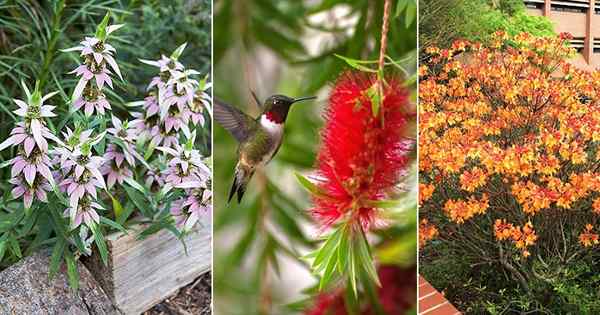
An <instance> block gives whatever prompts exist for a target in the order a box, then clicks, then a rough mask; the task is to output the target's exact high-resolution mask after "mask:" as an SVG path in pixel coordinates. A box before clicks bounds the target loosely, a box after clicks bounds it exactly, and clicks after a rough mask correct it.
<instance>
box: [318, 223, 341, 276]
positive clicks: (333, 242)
mask: <svg viewBox="0 0 600 315" xmlns="http://www.w3.org/2000/svg"><path fill="white" fill-rule="evenodd" d="M341 235H342V233H341V229H339V228H338V229H337V230H336V231H335V232H333V233H332V234H331V235H329V237H328V238H327V240H326V241H325V243H324V244H323V246H322V247H321V248H320V249H318V250H317V255H316V256H315V260H314V262H313V264H312V265H313V268H316V267H318V266H320V265H321V264H322V263H323V262H325V261H326V260H327V259H328V258H329V257H330V256H331V255H333V253H334V252H335V249H336V247H337V246H338V244H339V242H340V239H341Z"/></svg>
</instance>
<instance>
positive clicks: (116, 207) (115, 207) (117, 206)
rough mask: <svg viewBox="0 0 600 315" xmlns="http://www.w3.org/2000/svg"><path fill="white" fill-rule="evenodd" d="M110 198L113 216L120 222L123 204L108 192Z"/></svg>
mask: <svg viewBox="0 0 600 315" xmlns="http://www.w3.org/2000/svg"><path fill="white" fill-rule="evenodd" d="M109 196H110V199H111V200H112V206H113V212H114V213H115V218H117V222H120V220H121V217H122V216H123V212H124V211H123V205H121V203H120V202H119V200H117V198H115V197H113V195H112V194H110V193H109Z"/></svg>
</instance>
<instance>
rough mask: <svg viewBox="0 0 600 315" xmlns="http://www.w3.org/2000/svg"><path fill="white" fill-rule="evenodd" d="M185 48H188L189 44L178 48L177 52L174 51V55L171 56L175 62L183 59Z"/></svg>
mask: <svg viewBox="0 0 600 315" xmlns="http://www.w3.org/2000/svg"><path fill="white" fill-rule="evenodd" d="M185 46H187V43H183V44H181V45H180V46H179V47H177V49H175V51H173V53H172V54H171V59H173V60H177V59H179V57H181V54H183V50H184V49H185Z"/></svg>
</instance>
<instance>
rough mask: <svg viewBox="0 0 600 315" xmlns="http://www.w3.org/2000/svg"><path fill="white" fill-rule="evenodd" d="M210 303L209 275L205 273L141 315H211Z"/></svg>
mask: <svg viewBox="0 0 600 315" xmlns="http://www.w3.org/2000/svg"><path fill="white" fill-rule="evenodd" d="M210 301H211V273H210V272H207V273H205V274H203V275H201V276H200V277H198V278H197V279H196V280H194V282H192V283H191V284H189V285H188V286H186V287H183V288H181V289H179V291H178V292H176V293H175V294H173V295H172V296H170V297H168V298H167V299H165V300H164V301H162V302H161V303H159V304H157V305H156V306H154V307H153V308H152V309H150V310H149V311H147V312H145V313H144V314H143V315H192V314H193V315H211V314H212V312H211V308H210V306H211V305H210Z"/></svg>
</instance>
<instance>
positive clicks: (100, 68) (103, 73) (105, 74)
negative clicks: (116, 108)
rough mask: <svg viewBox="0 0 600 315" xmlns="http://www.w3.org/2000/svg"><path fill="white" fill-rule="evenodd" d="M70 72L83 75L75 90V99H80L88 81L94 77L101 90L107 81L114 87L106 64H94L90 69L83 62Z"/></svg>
mask: <svg viewBox="0 0 600 315" xmlns="http://www.w3.org/2000/svg"><path fill="white" fill-rule="evenodd" d="M69 73H75V74H76V75H77V76H80V77H81V78H80V79H79V82H77V85H76V86H75V90H74V91H73V99H78V98H79V97H80V96H81V95H82V94H83V91H84V89H85V88H86V86H87V85H88V82H89V81H90V80H92V79H95V81H96V86H97V87H98V89H99V90H102V88H103V87H104V84H105V83H106V84H108V86H110V87H111V88H112V87H113V85H112V79H111V78H110V76H109V73H110V71H109V70H108V69H107V68H106V66H104V65H96V64H92V66H91V69H90V67H89V66H88V65H86V64H83V65H80V66H79V67H77V68H75V70H73V71H71V72H69Z"/></svg>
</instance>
